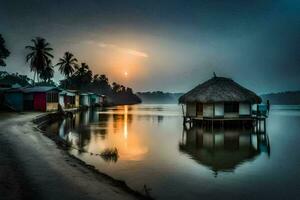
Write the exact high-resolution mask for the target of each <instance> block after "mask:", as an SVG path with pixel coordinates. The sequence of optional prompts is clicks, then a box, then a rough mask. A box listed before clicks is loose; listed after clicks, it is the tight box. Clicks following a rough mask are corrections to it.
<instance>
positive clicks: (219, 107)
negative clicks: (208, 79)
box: [215, 103, 224, 117]
mask: <svg viewBox="0 0 300 200" xmlns="http://www.w3.org/2000/svg"><path fill="white" fill-rule="evenodd" d="M215 116H216V117H223V116H224V103H215Z"/></svg>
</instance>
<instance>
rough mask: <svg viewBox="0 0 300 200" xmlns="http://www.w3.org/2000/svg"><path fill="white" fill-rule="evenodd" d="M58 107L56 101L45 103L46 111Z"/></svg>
mask: <svg viewBox="0 0 300 200" xmlns="http://www.w3.org/2000/svg"><path fill="white" fill-rule="evenodd" d="M57 109H58V103H53V102H51V103H47V109H46V111H55V110H57Z"/></svg>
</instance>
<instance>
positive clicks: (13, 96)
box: [4, 88, 24, 112]
mask: <svg viewBox="0 0 300 200" xmlns="http://www.w3.org/2000/svg"><path fill="white" fill-rule="evenodd" d="M23 98H24V94H23V91H22V90H21V89H20V88H12V89H8V90H6V91H5V93H4V106H6V107H7V108H9V109H11V110H14V111H17V112H20V111H23V109H24V105H23Z"/></svg>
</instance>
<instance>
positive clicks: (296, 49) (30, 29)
mask: <svg viewBox="0 0 300 200" xmlns="http://www.w3.org/2000/svg"><path fill="white" fill-rule="evenodd" d="M299 13H300V1H297V0H290V1H289V0H281V1H280V0H273V1H268V0H263V1H262V0H257V1H239V0H236V1H212V0H194V1H193V0H169V1H167V0H161V1H157V0H119V1H117V0H107V1H101V0H88V1H79V0H78V1H75V0H74V1H66V0H65V1H64V0H48V1H46V0H44V1H42V0H26V1H16V0H7V1H3V0H0V33H1V34H2V35H3V37H4V38H5V40H6V42H7V47H8V49H9V50H10V51H11V56H10V57H9V58H8V59H7V68H4V70H7V71H9V72H19V73H22V74H28V75H30V76H32V74H31V73H30V72H29V67H28V64H26V63H25V54H26V51H25V48H24V47H25V46H26V45H28V44H30V40H31V39H32V38H33V37H36V36H41V37H44V38H46V39H47V40H48V41H49V42H50V43H51V45H52V47H53V48H54V52H53V53H54V55H55V59H54V60H53V62H54V63H56V62H57V59H58V58H59V57H61V56H62V55H63V53H64V52H65V51H70V52H72V53H73V54H74V55H75V56H76V57H77V58H78V59H79V60H80V61H81V62H86V63H87V64H88V65H89V66H90V67H91V68H92V70H93V72H95V73H99V74H103V73H104V74H106V75H107V76H108V77H109V78H110V81H117V82H120V83H122V84H125V85H128V86H130V87H132V88H133V89H134V90H135V91H149V90H163V91H171V92H185V91H187V90H189V89H191V88H192V87H194V86H195V85H197V84H198V83H200V82H202V81H205V80H206V79H209V78H211V77H212V75H213V72H216V74H217V75H219V76H227V77H231V78H233V79H234V80H236V81H237V82H239V83H241V84H242V85H244V86H246V87H248V88H250V89H253V90H255V91H257V92H258V93H265V92H276V91H282V90H296V89H300V78H299V77H300V14H299ZM61 78H62V76H61V75H60V74H59V73H58V72H57V73H56V74H55V80H56V81H58V80H60V79H61Z"/></svg>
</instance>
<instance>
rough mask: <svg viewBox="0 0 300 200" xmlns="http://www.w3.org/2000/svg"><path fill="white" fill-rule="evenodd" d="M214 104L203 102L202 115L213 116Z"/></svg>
mask: <svg viewBox="0 0 300 200" xmlns="http://www.w3.org/2000/svg"><path fill="white" fill-rule="evenodd" d="M213 115H214V106H213V104H203V117H213Z"/></svg>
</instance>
